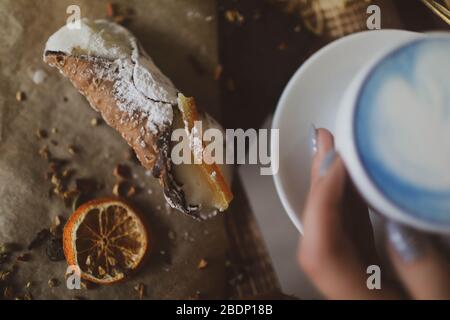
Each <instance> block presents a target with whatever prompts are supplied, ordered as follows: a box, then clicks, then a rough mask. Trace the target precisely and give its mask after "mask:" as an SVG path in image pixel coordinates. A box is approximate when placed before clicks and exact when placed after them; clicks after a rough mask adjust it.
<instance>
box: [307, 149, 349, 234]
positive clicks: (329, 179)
mask: <svg viewBox="0 0 450 320" xmlns="http://www.w3.org/2000/svg"><path fill="white" fill-rule="evenodd" d="M316 170H317V172H316V175H317V178H316V182H314V186H312V188H311V192H310V193H309V196H308V199H307V205H306V210H305V212H304V216H303V217H304V224H305V230H308V231H309V232H310V233H314V234H317V235H318V236H323V235H331V234H334V233H335V232H336V229H339V232H340V231H341V228H340V227H341V225H342V224H341V221H340V219H341V218H342V217H341V215H342V198H343V194H344V187H345V181H346V173H345V168H344V165H343V163H342V159H341V158H340V157H339V156H338V155H337V154H336V152H335V151H334V150H333V149H330V150H329V151H328V153H327V154H325V155H324V156H323V157H322V162H321V163H320V164H319V166H318V168H317V169H316ZM323 232H326V233H325V234H324V233H323Z"/></svg>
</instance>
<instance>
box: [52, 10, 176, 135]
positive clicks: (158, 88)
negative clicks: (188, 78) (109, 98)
mask: <svg viewBox="0 0 450 320" xmlns="http://www.w3.org/2000/svg"><path fill="white" fill-rule="evenodd" d="M49 51H50V52H62V53H65V54H67V55H73V56H85V57H88V58H89V57H95V58H102V59H106V60H109V61H111V62H112V67H111V68H110V69H108V70H105V69H101V68H99V70H96V72H97V75H96V76H97V77H98V78H99V79H108V80H114V95H115V98H116V100H117V106H118V107H119V108H120V109H121V110H122V111H126V112H127V113H128V114H129V115H130V117H132V118H134V117H135V116H136V115H137V114H138V115H139V117H140V118H146V119H147V127H148V128H149V130H150V131H151V132H152V133H154V134H156V133H158V132H160V131H162V130H163V129H164V128H166V127H167V126H170V125H171V124H172V122H173V106H174V105H175V104H176V101H177V93H178V90H177V89H176V88H175V86H174V85H173V84H172V82H171V81H170V80H169V79H168V78H167V77H166V76H165V75H164V74H163V73H162V72H161V71H160V70H159V69H158V67H156V65H155V64H154V62H153V60H152V59H151V58H150V57H149V56H148V55H147V54H146V53H145V52H144V50H143V49H142V48H141V47H140V45H139V43H138V41H137V39H136V38H135V37H134V36H133V35H132V34H131V33H130V32H129V31H128V30H127V29H125V28H123V27H122V26H120V25H118V24H116V23H112V22H109V21H106V20H95V21H90V20H88V19H83V20H81V28H80V29H69V28H68V27H67V26H64V27H62V28H61V29H59V30H58V31H57V32H56V33H55V34H53V35H52V36H51V37H50V38H49V40H48V41H47V44H46V47H45V51H44V55H45V53H46V52H49Z"/></svg>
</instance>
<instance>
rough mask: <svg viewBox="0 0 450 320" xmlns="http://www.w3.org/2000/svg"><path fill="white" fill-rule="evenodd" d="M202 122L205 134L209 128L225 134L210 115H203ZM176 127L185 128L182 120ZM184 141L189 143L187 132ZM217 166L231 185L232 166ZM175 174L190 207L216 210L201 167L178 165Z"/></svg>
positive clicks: (174, 169)
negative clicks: (195, 206)
mask: <svg viewBox="0 0 450 320" xmlns="http://www.w3.org/2000/svg"><path fill="white" fill-rule="evenodd" d="M201 121H202V127H203V132H204V131H205V130H207V129H209V128H214V129H218V130H220V131H221V132H224V130H223V128H222V126H221V125H220V124H219V123H218V122H217V121H215V120H214V119H213V118H212V117H211V116H209V115H202V117H201ZM175 126H176V128H184V123H183V122H182V121H181V120H180V119H176V120H175ZM184 132H185V131H184ZM224 136H225V134H224ZM182 139H183V141H188V137H187V133H186V132H185V135H184V136H183V137H182ZM175 143H176V142H175ZM224 154H225V147H224ZM217 166H218V167H219V169H220V171H221V173H222V175H223V177H224V179H225V181H226V182H227V184H228V185H230V183H231V179H232V166H231V165H227V164H217ZM173 173H174V177H175V180H176V181H177V183H178V184H180V185H181V188H182V190H183V192H184V196H185V199H186V202H187V203H188V204H189V205H197V206H200V207H201V209H203V210H208V209H216V207H215V203H214V195H213V191H212V190H211V188H210V187H209V184H208V182H207V181H206V179H205V176H204V173H203V172H202V171H201V169H200V166H199V165H196V164H185V163H182V164H177V165H174V166H173Z"/></svg>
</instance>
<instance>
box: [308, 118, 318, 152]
mask: <svg viewBox="0 0 450 320" xmlns="http://www.w3.org/2000/svg"><path fill="white" fill-rule="evenodd" d="M308 139H309V150H310V152H311V155H314V154H315V153H316V152H317V129H316V126H315V125H314V124H311V125H310V126H309V131H308Z"/></svg>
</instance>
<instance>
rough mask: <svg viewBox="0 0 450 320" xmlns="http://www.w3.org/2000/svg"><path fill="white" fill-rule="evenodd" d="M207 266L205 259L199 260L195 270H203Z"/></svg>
mask: <svg viewBox="0 0 450 320" xmlns="http://www.w3.org/2000/svg"><path fill="white" fill-rule="evenodd" d="M207 266H208V261H206V260H205V259H201V260H200V261H199V263H198V266H197V268H198V269H200V270H201V269H205V268H206V267H207Z"/></svg>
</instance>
